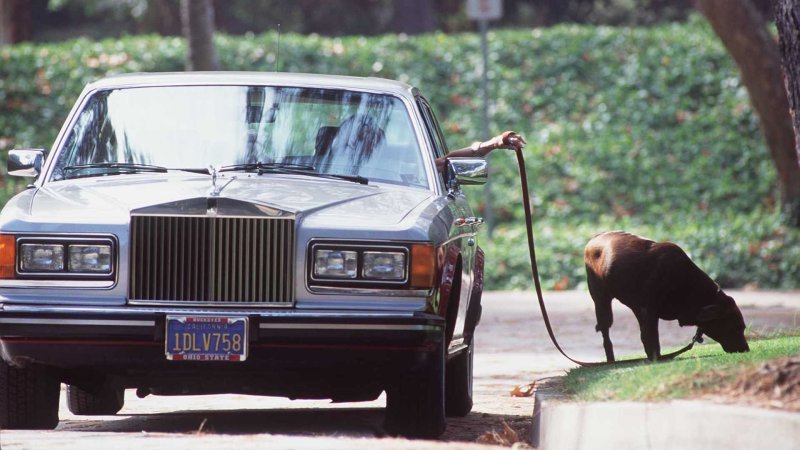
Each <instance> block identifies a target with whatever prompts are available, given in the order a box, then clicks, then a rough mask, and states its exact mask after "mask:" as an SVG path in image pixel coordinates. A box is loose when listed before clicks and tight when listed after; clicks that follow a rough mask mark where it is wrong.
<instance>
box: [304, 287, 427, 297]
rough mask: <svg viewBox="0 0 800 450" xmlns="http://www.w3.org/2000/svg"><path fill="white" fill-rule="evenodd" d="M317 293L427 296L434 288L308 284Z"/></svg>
mask: <svg viewBox="0 0 800 450" xmlns="http://www.w3.org/2000/svg"><path fill="white" fill-rule="evenodd" d="M308 290H309V291H310V292H313V293H315V294H352V295H375V296H379V297H427V296H429V295H431V294H432V293H433V289H370V288H355V287H348V288H345V287H338V286H308Z"/></svg>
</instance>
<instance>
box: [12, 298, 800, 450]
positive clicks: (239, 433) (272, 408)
mask: <svg viewBox="0 0 800 450" xmlns="http://www.w3.org/2000/svg"><path fill="white" fill-rule="evenodd" d="M730 294H732V295H733V297H734V298H735V299H736V300H737V303H739V305H740V306H741V307H742V311H743V314H744V317H745V320H746V322H747V323H748V324H749V325H750V327H751V333H755V334H769V333H773V332H775V331H779V330H795V329H798V328H799V327H800V293H798V292H791V293H769V292H732V293H730ZM545 299H546V301H547V304H548V309H549V310H550V311H551V320H552V323H553V326H554V328H555V330H556V333H557V334H558V338H559V340H560V342H561V343H562V346H563V347H564V349H565V350H566V351H567V352H568V353H570V354H571V355H573V356H574V357H576V358H579V359H583V360H589V361H592V360H601V359H602V358H603V350H602V345H601V344H602V339H601V337H600V335H599V334H597V333H595V331H594V324H595V319H594V311H593V306H592V302H591V300H590V298H589V295H588V293H586V292H582V291H572V292H559V293H546V296H545ZM615 303H616V302H615ZM483 304H484V315H483V318H482V321H481V324H480V327H479V329H478V333H477V335H476V354H475V386H474V401H475V406H474V408H473V412H472V413H471V414H469V415H468V416H467V417H464V418H451V419H449V420H448V427H447V431H446V432H445V434H444V435H443V436H442V437H441V439H440V440H438V441H408V440H403V439H392V438H387V437H386V436H385V434H384V432H383V429H382V423H383V407H384V405H385V400H384V398H383V397H381V398H379V399H378V400H376V401H374V402H369V403H353V404H331V403H329V402H324V401H289V400H286V399H280V398H267V397H252V396H240V395H218V396H197V397H154V396H150V397H147V398H144V399H139V398H137V397H136V396H135V393H134V391H132V390H129V391H127V392H126V403H125V407H124V408H123V409H122V411H121V412H120V413H119V414H117V415H116V416H99V417H87V416H81V417H79V416H73V415H71V414H70V413H69V412H68V411H67V408H66V402H65V399H64V398H63V395H62V405H61V410H60V416H61V423H60V424H59V426H58V428H57V429H56V430H53V431H46V432H42V431H1V432H0V447H2V449H3V450H8V449H54V450H55V449H58V450H62V449H70V448H75V449H90V450H91V449H108V448H114V449H115V450H120V449H127V448H136V449H138V448H141V447H142V446H145V447H149V448H166V447H172V448H175V449H182V448H191V449H192V450H202V449H217V448H237V449H239V450H244V449H250V448H307V449H318V448H319V449H351V448H364V449H367V448H368V449H371V450H379V449H406V448H407V449H426V448H428V449H441V448H447V449H461V448H466V449H468V448H480V449H488V448H492V446H491V445H489V444H492V443H495V444H502V445H509V444H510V443H511V442H513V440H514V435H516V439H520V440H522V441H523V442H526V441H529V439H530V422H531V414H532V411H533V398H532V397H512V396H511V391H512V390H513V389H514V388H515V387H516V386H519V385H525V384H528V383H530V382H532V381H534V380H537V379H543V378H546V377H550V376H557V375H561V374H563V373H564V372H565V371H566V370H568V369H569V368H571V367H573V364H572V363H570V362H569V361H567V360H566V359H564V358H563V357H562V356H561V355H560V354H559V353H558V352H557V351H556V350H555V349H554V348H553V346H552V344H551V343H550V341H549V338H548V337H547V333H546V331H545V330H544V327H543V325H542V319H541V314H540V313H539V311H538V306H537V305H536V303H535V300H534V297H533V294H532V293H530V292H524V293H520V292H492V293H487V294H486V295H485V296H484V303H483ZM614 313H615V323H614V326H613V327H612V329H611V338H612V340H613V341H614V344H615V350H616V353H617V355H619V356H624V355H627V354H633V353H637V354H639V353H641V352H642V346H641V342H640V340H639V330H638V325H637V324H636V321H635V319H634V318H633V315H632V314H631V313H630V311H629V310H626V309H625V308H624V307H623V306H621V305H618V304H617V305H616V307H615V309H614ZM660 328H661V343H662V348H664V349H668V348H670V347H679V346H683V345H685V344H686V343H687V342H688V341H689V340H690V339H691V337H692V335H693V334H694V330H693V329H690V328H680V327H678V326H677V324H675V323H672V322H668V323H664V322H662V324H661V327H660ZM704 345H708V344H704ZM781 367H782V368H783V369H780V368H781ZM798 367H800V364H798V363H797V361H796V360H790V361H787V362H786V363H785V364H780V365H776V367H775V370H773V369H772V368H770V369H765V372H766V375H764V376H767V377H769V376H773V377H774V378H775V379H781V380H782V379H784V378H786V379H791V380H795V385H796V380H797V375H796V371H797V370H798V369H797V368H798ZM781 370H784V371H788V372H790V375H780V374H778V375H775V373H778V372H780V371H781ZM776 371H777V372H776ZM757 372H758V371H755V372H754V374H753V378H749V377H748V378H747V379H748V380H750V383H749V384H747V385H746V386H745V385H742V387H741V388H740V389H741V391H742V392H750V391H751V390H755V391H758V390H759V389H761V390H764V389H766V391H768V390H769V389H768V388H764V386H769V383H768V382H763V383H759V382H758V381H757V375H758V373H757ZM781 373H782V372H781ZM770 374H772V375H770ZM792 374H794V375H792ZM743 380H744V379H743ZM793 389H795V390H793V391H792V392H794V393H795V394H793V395H797V392H796V390H797V389H796V388H793ZM787 392H788V388H787ZM748 395H750V394H748ZM754 395H755V394H754ZM743 396H744V395H742V397H743ZM783 401H784V402H785V399H784V400H783ZM785 403H791V402H785ZM793 404H794V405H796V404H797V403H796V402H795V403H793ZM771 406H773V407H774V405H771ZM506 425H507V426H508V428H510V430H511V431H513V433H510V432H508V430H506V432H504V429H505V426H506ZM492 432H496V433H497V435H498V436H493V435H491V433H492ZM482 436H483V437H484V438H483V439H482V440H481V443H477V442H478V441H479V439H481V437H482ZM498 437H499V438H498ZM508 437H510V438H511V439H505V438H508ZM487 441H488V442H487ZM517 447H518V448H520V447H522V448H524V445H521V444H517ZM498 448H499V447H498Z"/></svg>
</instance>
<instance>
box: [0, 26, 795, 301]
mask: <svg viewBox="0 0 800 450" xmlns="http://www.w3.org/2000/svg"><path fill="white" fill-rule="evenodd" d="M277 42H278V39H277V35H276V34H274V33H268V34H264V35H259V36H245V37H231V36H227V35H218V36H217V37H216V45H217V50H218V53H219V56H220V60H221V61H220V62H221V64H222V66H223V67H224V68H225V69H226V70H256V71H272V70H275V69H276V66H277V65H280V69H281V70H282V71H287V72H319V73H331V74H346V75H358V76H379V77H385V78H394V79H398V80H401V81H405V82H408V83H410V84H412V85H416V86H418V87H420V89H421V90H422V92H423V93H424V94H425V95H426V96H427V97H428V99H429V100H430V101H431V103H432V104H433V105H434V108H435V109H436V111H437V112H438V113H439V116H440V120H441V121H442V125H443V128H444V129H445V132H446V134H447V135H448V140H449V142H450V144H451V146H452V147H460V146H463V145H466V144H467V143H469V142H471V141H473V140H476V139H478V138H480V137H481V136H479V133H480V130H481V128H482V127H481V125H480V96H479V95H477V94H476V93H478V92H479V86H480V76H481V72H480V67H481V64H482V63H481V59H480V51H479V48H480V42H479V37H478V36H477V35H474V34H457V35H445V34H441V33H436V34H431V35H425V36H415V37H407V36H404V35H385V36H378V37H374V38H364V37H343V38H323V37H320V36H317V35H309V36H300V35H293V34H289V35H283V36H281V49H280V52H278V49H277ZM489 46H490V48H489V58H490V67H489V78H490V82H491V89H492V93H493V97H494V99H495V100H494V102H493V105H492V108H491V114H490V122H491V123H490V128H491V129H492V130H495V131H501V130H505V129H514V130H517V131H520V132H522V133H523V134H524V135H525V136H526V137H527V139H528V142H529V145H528V147H527V148H526V150H525V152H526V153H525V156H526V159H527V168H528V172H529V177H530V179H531V182H532V186H531V194H532V198H533V203H534V207H535V209H536V218H535V223H534V227H535V231H536V232H537V239H538V240H537V250H538V253H539V255H538V256H539V258H540V262H541V263H542V265H541V273H542V275H543V276H544V278H545V279H544V280H543V282H544V286H545V287H547V288H551V289H552V288H556V289H561V288H570V287H576V286H584V285H585V283H584V280H585V278H584V273H583V272H584V270H583V263H582V250H583V245H584V244H585V243H586V241H588V239H589V238H591V236H593V235H594V234H596V233H598V232H601V231H604V230H607V229H626V230H628V231H631V232H634V233H637V234H642V235H645V236H648V237H651V238H654V239H657V240H673V241H675V242H676V243H678V244H679V245H681V246H683V247H684V248H685V249H686V250H687V252H689V253H690V254H691V255H692V256H693V257H694V258H695V260H696V261H697V262H698V265H699V266H700V267H701V268H703V269H704V270H706V271H707V272H709V274H710V275H711V276H712V277H715V279H716V280H717V281H718V282H720V283H721V284H723V286H726V287H727V286H743V285H757V286H760V287H773V288H777V287H780V288H797V287H800V276H799V275H800V231H798V230H796V229H791V228H787V227H785V226H783V225H782V222H781V217H780V216H779V215H778V213H776V212H775V211H776V208H775V203H776V198H775V197H776V195H777V194H776V189H775V183H776V181H775V180H776V177H775V174H774V169H773V167H772V165H771V162H770V159H769V156H768V152H767V150H766V147H765V144H764V142H763V138H762V135H761V133H760V130H759V128H758V123H757V120H756V118H755V116H754V114H753V112H752V110H751V107H750V103H749V99H748V96H747V92H746V90H745V88H744V86H743V85H742V83H741V81H740V79H739V77H738V73H737V71H736V69H735V67H734V66H733V63H732V62H731V61H730V59H729V57H728V56H727V54H726V52H725V50H724V49H723V48H722V46H721V44H720V43H719V42H718V41H717V40H716V38H715V36H714V34H713V32H712V31H711V30H710V29H709V28H708V27H707V26H706V24H705V23H704V22H702V21H701V20H699V19H692V20H690V21H689V22H688V23H686V24H670V25H664V26H659V27H655V28H646V29H645V28H611V27H588V26H558V27H554V28H549V29H533V30H525V31H519V30H501V31H496V32H492V33H491V34H490V40H489ZM184 52H185V45H184V42H183V41H182V40H181V39H178V38H163V37H156V36H144V37H130V38H124V39H121V40H105V41H100V42H95V41H89V40H85V39H79V40H73V41H68V42H64V43H60V44H48V45H30V44H22V45H17V46H13V47H4V48H0V149H3V148H11V147H16V148H22V147H26V146H37V145H38V146H41V145H43V144H45V143H48V142H52V141H53V139H54V138H55V136H56V134H57V132H58V130H59V128H60V126H61V122H62V121H63V120H64V118H65V116H66V114H67V112H68V109H69V107H70V105H71V104H72V103H73V102H74V100H75V98H76V97H77V95H78V93H79V92H80V90H81V88H82V87H83V86H84V84H85V83H87V82H88V81H91V80H93V79H96V78H99V77H101V76H104V75H110V74H112V75H113V74H118V73H124V72H139V71H178V70H182V67H183V58H184ZM490 158H491V163H492V165H493V174H492V182H491V189H492V190H493V199H494V200H493V202H492V205H491V207H492V208H494V211H495V213H496V214H495V215H496V216H497V218H498V226H497V228H496V230H495V235H494V237H493V238H492V239H486V238H485V237H484V243H483V245H484V247H486V250H487V254H488V257H489V258H490V260H491V261H495V263H493V264H489V265H487V269H488V271H487V281H488V285H489V287H490V288H494V289H498V288H522V287H530V278H529V267H528V264H527V261H528V260H527V254H526V253H525V247H524V245H522V244H523V243H524V240H525V232H524V228H523V227H522V208H521V207H520V205H519V202H520V201H521V194H520V192H519V187H518V186H519V185H518V181H517V174H516V164H515V161H514V158H513V157H512V156H511V154H510V153H508V154H503V153H502V151H498V152H495V153H493V154H492V156H491V157H490ZM4 186H5V189H6V191H7V192H11V191H13V190H14V189H16V188H17V187H15V185H14V184H12V183H11V182H9V180H8V179H6V180H5V184H4ZM471 189H474V188H471ZM472 193H473V194H480V192H479V191H476V190H473V192H472ZM475 197H476V198H482V197H483V196H482V195H475ZM475 206H476V207H477V208H478V209H480V210H485V208H486V207H487V205H486V204H484V203H483V202H481V203H479V204H476V205H475Z"/></svg>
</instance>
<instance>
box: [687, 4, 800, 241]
mask: <svg viewBox="0 0 800 450" xmlns="http://www.w3.org/2000/svg"><path fill="white" fill-rule="evenodd" d="M695 4H696V6H697V9H699V10H700V12H702V13H703V15H704V16H705V17H706V19H708V21H709V22H710V23H711V26H712V27H713V28H714V31H715V32H716V33H717V36H719V38H720V40H721V41H722V43H723V44H724V45H725V48H727V49H728V52H729V53H730V54H731V56H732V57H733V60H734V61H735V62H736V65H737V66H739V70H740V71H741V75H742V82H743V83H744V85H745V87H747V92H748V93H749V95H750V101H751V103H752V104H753V108H754V109H755V111H756V114H757V115H758V118H759V122H760V124H761V130H762V131H763V132H764V137H765V138H766V141H767V146H768V147H769V151H770V155H771V156H772V162H773V164H774V165H775V169H776V170H777V172H778V183H779V189H780V194H781V203H782V206H783V210H784V212H785V213H786V214H787V216H788V217H787V218H788V219H789V222H790V223H791V224H792V225H793V226H796V227H800V166H799V165H798V155H797V152H796V151H795V135H794V131H793V128H792V121H791V118H790V116H789V114H788V111H789V101H788V99H787V96H786V90H785V89H784V85H783V73H782V71H781V60H780V53H779V52H778V46H777V45H776V44H775V41H774V40H773V39H772V37H771V36H770V34H769V32H768V31H767V28H766V22H765V21H764V20H763V17H762V16H761V14H760V13H759V11H758V10H757V9H756V8H755V6H754V5H753V4H752V3H751V2H750V0H695Z"/></svg>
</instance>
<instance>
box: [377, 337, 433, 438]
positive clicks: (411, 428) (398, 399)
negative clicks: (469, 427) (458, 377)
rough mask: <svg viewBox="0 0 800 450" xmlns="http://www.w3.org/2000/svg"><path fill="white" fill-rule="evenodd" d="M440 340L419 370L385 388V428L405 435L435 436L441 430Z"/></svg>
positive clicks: (418, 436)
mask: <svg viewBox="0 0 800 450" xmlns="http://www.w3.org/2000/svg"><path fill="white" fill-rule="evenodd" d="M444 368H445V357H444V342H439V343H438V344H437V349H436V351H435V352H434V354H433V355H431V358H430V360H429V361H428V363H427V364H425V366H424V367H422V368H420V370H418V371H415V372H414V373H412V374H409V375H408V376H406V377H404V378H403V379H399V380H396V381H395V384H394V385H392V386H391V387H389V389H387V390H386V424H385V427H386V431H387V432H388V433H389V434H392V435H399V436H403V437H407V438H420V439H436V438H438V437H439V436H441V434H442V433H444V430H445V427H446V420H445V414H444V405H445V403H444Z"/></svg>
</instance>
